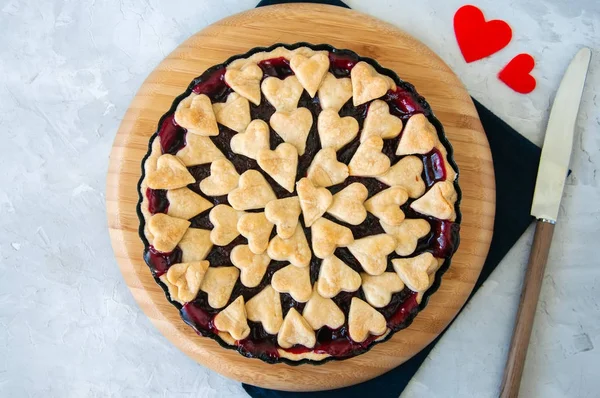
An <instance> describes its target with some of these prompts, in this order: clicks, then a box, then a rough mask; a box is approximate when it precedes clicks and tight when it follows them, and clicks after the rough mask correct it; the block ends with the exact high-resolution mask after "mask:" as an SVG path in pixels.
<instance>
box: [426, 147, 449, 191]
mask: <svg viewBox="0 0 600 398" xmlns="http://www.w3.org/2000/svg"><path fill="white" fill-rule="evenodd" d="M445 179H446V168H445V167H444V158H443V157H442V154H441V153H440V151H439V150H438V149H437V148H434V149H433V150H432V151H431V152H429V153H428V154H426V155H425V156H423V180H424V181H425V184H426V185H427V188H429V187H431V186H432V185H433V184H435V183H436V182H438V181H444V180H445Z"/></svg>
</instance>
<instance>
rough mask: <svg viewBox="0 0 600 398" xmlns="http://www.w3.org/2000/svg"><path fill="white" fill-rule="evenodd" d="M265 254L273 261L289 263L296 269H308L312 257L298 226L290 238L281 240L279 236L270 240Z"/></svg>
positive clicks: (302, 232) (300, 227)
mask: <svg viewBox="0 0 600 398" xmlns="http://www.w3.org/2000/svg"><path fill="white" fill-rule="evenodd" d="M267 254H268V255H269V257H271V258H272V259H273V260H276V261H289V262H290V263H291V264H292V265H295V266H296V267H308V265H309V264H310V258H311V256H312V253H311V251H310V247H309V246H308V241H307V240H306V236H305V235H304V231H303V230H302V226H301V225H300V224H298V225H297V226H296V231H295V232H294V234H293V235H292V237H291V238H289V239H282V238H281V237H280V236H276V237H274V238H273V239H271V242H270V243H269V247H268V248H267Z"/></svg>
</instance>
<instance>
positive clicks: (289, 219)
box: [265, 196, 302, 239]
mask: <svg viewBox="0 0 600 398" xmlns="http://www.w3.org/2000/svg"><path fill="white" fill-rule="evenodd" d="M301 211H302V209H301V208H300V201H299V200H298V197H297V196H292V197H289V198H284V199H277V200H272V201H270V202H269V203H267V205H266V206H265V216H266V217H267V220H269V222H271V223H273V224H275V225H276V226H277V235H278V236H279V237H280V238H281V239H289V238H291V237H292V235H294V232H295V231H296V226H297V225H298V217H300V213H301Z"/></svg>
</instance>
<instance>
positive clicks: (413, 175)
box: [376, 156, 425, 198]
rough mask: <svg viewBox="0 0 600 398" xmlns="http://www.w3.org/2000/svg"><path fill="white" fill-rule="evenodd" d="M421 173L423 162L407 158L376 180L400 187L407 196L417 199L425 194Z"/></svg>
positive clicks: (413, 157) (410, 157)
mask: <svg viewBox="0 0 600 398" xmlns="http://www.w3.org/2000/svg"><path fill="white" fill-rule="evenodd" d="M422 172H423V162H422V161H421V159H419V158H417V157H415V156H407V157H405V158H402V159H400V160H399V161H398V162H397V163H396V164H394V165H393V166H392V167H390V168H389V170H388V171H386V172H385V173H384V174H382V175H379V176H377V177H376V178H377V179H378V180H379V181H381V182H383V183H384V184H387V185H389V186H394V185H398V186H401V187H402V188H404V189H405V190H406V192H408V196H410V197H411V198H418V197H419V196H421V195H423V193H424V192H425V182H424V181H423V179H422V178H421V173H422Z"/></svg>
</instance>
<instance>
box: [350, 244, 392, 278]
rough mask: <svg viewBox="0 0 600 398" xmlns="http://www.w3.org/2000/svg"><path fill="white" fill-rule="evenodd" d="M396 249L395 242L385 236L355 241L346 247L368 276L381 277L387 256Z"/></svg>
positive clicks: (385, 266)
mask: <svg viewBox="0 0 600 398" xmlns="http://www.w3.org/2000/svg"><path fill="white" fill-rule="evenodd" d="M395 248H396V241H395V240H394V238H392V237H391V236H389V235H387V234H379V235H371V236H367V237H365V238H362V239H356V240H355V241H354V242H353V243H352V244H351V245H349V246H348V250H350V253H352V255H353V256H354V257H356V259H357V260H358V262H359V263H360V265H362V267H363V269H364V270H365V271H366V272H367V273H368V274H370V275H381V274H383V273H384V272H385V269H386V268H387V256H388V255H389V254H390V253H391V252H393V251H394V249H395Z"/></svg>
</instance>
